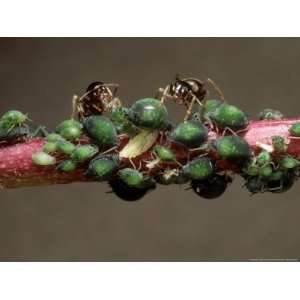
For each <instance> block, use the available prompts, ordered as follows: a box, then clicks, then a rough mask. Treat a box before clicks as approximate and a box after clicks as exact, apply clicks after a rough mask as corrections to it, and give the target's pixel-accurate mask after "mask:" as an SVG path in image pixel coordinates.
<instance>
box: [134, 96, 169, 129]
mask: <svg viewBox="0 0 300 300" xmlns="http://www.w3.org/2000/svg"><path fill="white" fill-rule="evenodd" d="M128 118H129V120H130V121H131V122H132V123H133V124H134V125H135V126H137V127H141V128H144V129H163V128H165V127H166V124H167V120H168V111H167V109H166V107H165V106H164V105H162V104H161V103H160V101H158V100H157V99H154V98H144V99H140V100H138V101H136V102H135V103H134V104H133V105H132V106H131V108H130V109H129V112H128Z"/></svg>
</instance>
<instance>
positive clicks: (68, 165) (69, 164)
mask: <svg viewBox="0 0 300 300" xmlns="http://www.w3.org/2000/svg"><path fill="white" fill-rule="evenodd" d="M76 167H77V165H76V162H74V161H73V160H70V159H68V160H64V161H63V162H61V163H60V164H59V165H58V166H57V170H58V171H60V172H66V173H69V172H73V171H75V170H76Z"/></svg>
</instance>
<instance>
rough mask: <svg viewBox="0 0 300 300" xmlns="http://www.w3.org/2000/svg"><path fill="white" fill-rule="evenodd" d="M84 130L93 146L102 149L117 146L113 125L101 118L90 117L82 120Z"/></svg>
mask: <svg viewBox="0 0 300 300" xmlns="http://www.w3.org/2000/svg"><path fill="white" fill-rule="evenodd" d="M83 124H84V129H85V131H86V133H87V135H88V136H89V137H90V138H91V139H92V140H93V142H94V143H95V144H97V145H98V146H100V147H101V149H103V148H109V147H113V146H116V145H117V141H118V139H117V131H116V128H115V126H114V125H113V123H112V122H111V121H110V120H109V119H107V118H106V117H103V116H95V115H94V116H90V117H87V118H85V119H84V122H83Z"/></svg>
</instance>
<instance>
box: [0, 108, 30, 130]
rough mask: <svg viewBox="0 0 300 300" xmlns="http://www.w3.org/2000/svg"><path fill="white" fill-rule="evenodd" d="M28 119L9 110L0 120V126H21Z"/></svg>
mask: <svg viewBox="0 0 300 300" xmlns="http://www.w3.org/2000/svg"><path fill="white" fill-rule="evenodd" d="M27 119H28V117H27V115H25V114H23V113H22V112H20V111H18V110H10V111H8V112H6V113H5V114H4V115H3V116H2V117H1V119H0V122H1V124H3V125H4V124H5V126H10V127H14V126H17V125H22V124H23V123H24V122H25V121H26V120H27Z"/></svg>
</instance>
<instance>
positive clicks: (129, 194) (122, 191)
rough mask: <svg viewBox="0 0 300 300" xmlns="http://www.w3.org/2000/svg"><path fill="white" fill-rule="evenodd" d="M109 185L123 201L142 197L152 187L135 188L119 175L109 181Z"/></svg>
mask: <svg viewBox="0 0 300 300" xmlns="http://www.w3.org/2000/svg"><path fill="white" fill-rule="evenodd" d="M109 185H110V187H111V189H112V191H113V192H114V193H115V195H116V196H118V197H119V198H120V199H122V200H125V201H137V200H140V199H141V198H143V197H144V196H145V195H146V193H147V192H148V191H150V190H151V189H153V187H152V188H150V187H149V188H147V187H144V188H136V187H132V186H128V185H127V184H126V183H125V182H124V181H122V180H121V179H120V178H119V177H116V178H114V179H113V180H110V181H109Z"/></svg>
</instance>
